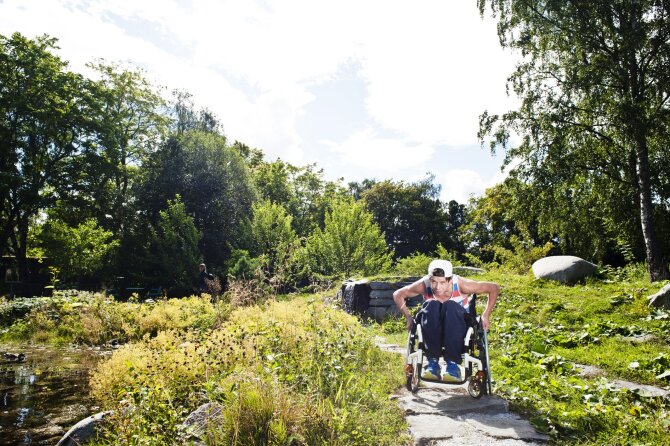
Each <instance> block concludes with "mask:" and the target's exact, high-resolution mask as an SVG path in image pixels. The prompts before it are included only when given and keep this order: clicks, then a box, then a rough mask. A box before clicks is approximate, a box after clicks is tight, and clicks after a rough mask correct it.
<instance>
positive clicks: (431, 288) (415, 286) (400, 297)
mask: <svg viewBox="0 0 670 446" xmlns="http://www.w3.org/2000/svg"><path fill="white" fill-rule="evenodd" d="M499 292H500V287H499V286H498V284H496V283H493V282H477V281H474V280H469V279H465V278H463V277H459V276H457V275H455V274H453V267H452V265H451V262H449V261H447V260H433V261H432V262H430V265H429V266H428V275H427V276H425V277H423V278H421V279H419V280H417V281H416V282H414V283H412V284H411V285H408V286H405V287H402V288H400V289H398V290H396V291H395V292H394V293H393V300H394V301H395V304H396V305H397V306H398V309H399V310H400V312H401V313H402V314H403V315H405V318H406V320H407V330H408V331H410V332H411V330H412V328H413V325H414V323H415V321H414V318H413V317H412V315H411V313H410V312H409V309H408V308H407V306H406V305H405V300H406V299H407V298H409V297H413V296H416V295H417V294H422V295H423V297H424V301H423V305H422V310H421V313H422V314H421V318H420V319H421V321H420V322H421V332H422V335H423V344H424V347H425V349H426V350H427V357H428V365H427V367H426V368H425V370H424V372H423V374H422V375H421V378H422V379H428V380H431V381H436V380H441V381H443V382H454V383H460V382H462V381H463V379H462V378H461V368H460V366H459V364H460V363H461V354H462V352H463V340H464V338H465V336H466V332H467V329H468V324H467V323H466V318H469V319H472V316H470V313H473V314H474V308H473V307H474V305H470V304H471V302H472V296H473V295H475V294H487V295H488V300H487V303H486V309H485V310H484V313H482V315H481V326H482V327H483V328H484V330H488V328H489V326H490V318H491V312H492V311H493V307H494V306H495V302H496V299H497V298H498V293H499ZM442 354H444V360H445V361H446V370H445V371H444V373H442V370H441V368H440V363H439V358H440V357H441V356H442Z"/></svg>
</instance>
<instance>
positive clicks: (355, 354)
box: [91, 299, 408, 445]
mask: <svg viewBox="0 0 670 446" xmlns="http://www.w3.org/2000/svg"><path fill="white" fill-rule="evenodd" d="M400 370H401V367H400V363H399V361H398V358H395V357H394V356H392V355H390V354H388V353H383V352H381V351H379V350H378V349H377V348H376V347H375V346H374V343H373V341H372V339H371V338H370V336H369V335H368V334H367V333H366V332H365V331H364V330H363V329H362V328H361V326H360V324H359V323H358V321H357V320H356V319H355V318H353V317H351V316H349V315H346V314H344V313H342V312H340V311H338V310H335V309H332V308H329V307H326V306H324V305H323V304H322V303H320V302H317V301H309V302H308V301H306V300H305V299H294V300H292V301H288V302H269V303H267V304H266V305H265V306H263V307H258V306H254V307H247V308H240V309H237V310H235V311H233V312H232V314H231V315H230V317H229V319H228V321H227V322H226V323H224V324H222V325H221V326H220V327H219V328H218V329H215V330H212V331H198V330H188V331H185V332H184V331H174V330H173V331H163V332H160V333H159V334H158V335H157V336H156V337H154V338H146V339H143V340H141V341H139V342H136V343H133V344H130V345H127V346H125V347H123V348H122V349H120V350H119V351H117V352H115V354H114V355H113V356H112V358H111V359H110V360H109V361H107V362H105V363H104V364H101V365H100V367H99V368H98V369H97V370H96V372H95V373H94V375H93V378H92V381H91V382H92V387H93V392H94V395H95V396H96V398H97V399H98V400H99V401H101V402H102V403H103V404H105V405H106V407H107V408H110V409H114V410H115V413H116V415H115V417H116V419H115V422H114V423H113V426H114V427H113V429H110V430H109V431H108V433H107V437H106V440H104V441H102V443H103V444H138V445H139V444H142V445H145V444H146V445H163V444H173V443H174V442H175V441H177V440H176V439H179V438H183V436H184V435H185V434H184V432H183V431H182V430H181V429H180V423H181V422H183V419H184V417H185V415H186V414H188V413H189V412H190V411H192V410H194V409H195V408H196V407H198V406H199V405H201V404H203V403H206V402H216V403H220V404H221V405H222V407H223V408H224V410H223V412H222V414H221V416H222V420H221V422H220V423H217V424H216V425H214V426H210V429H209V430H208V432H207V435H206V438H205V442H206V443H207V444H222V445H256V444H258V445H303V444H304V445H308V444H309V445H365V444H369V445H399V444H408V439H407V437H406V435H405V434H404V432H405V429H406V425H405V423H404V419H403V414H402V413H401V411H400V410H399V409H398V407H397V406H396V405H395V404H394V403H393V402H392V401H389V398H388V396H389V395H390V394H391V393H392V392H393V391H394V389H396V388H397V387H399V386H400V385H401V384H402V381H401V379H402V376H401V373H400Z"/></svg>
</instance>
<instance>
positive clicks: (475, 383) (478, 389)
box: [468, 378, 484, 399]
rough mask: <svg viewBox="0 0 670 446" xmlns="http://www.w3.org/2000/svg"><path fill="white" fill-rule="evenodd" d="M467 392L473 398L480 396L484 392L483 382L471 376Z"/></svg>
mask: <svg viewBox="0 0 670 446" xmlns="http://www.w3.org/2000/svg"><path fill="white" fill-rule="evenodd" d="M468 393H469V394H470V396H471V397H473V398H475V399H479V398H481V397H482V395H483V394H484V383H483V382H482V381H481V380H479V379H477V378H471V379H470V382H469V383H468Z"/></svg>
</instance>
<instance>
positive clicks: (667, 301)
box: [647, 283, 670, 309]
mask: <svg viewBox="0 0 670 446" xmlns="http://www.w3.org/2000/svg"><path fill="white" fill-rule="evenodd" d="M647 300H649V306H650V307H656V308H661V307H664V308H668V309H670V283H669V284H667V285H666V286H664V287H663V288H661V289H660V290H659V291H658V293H656V294H652V295H651V296H647Z"/></svg>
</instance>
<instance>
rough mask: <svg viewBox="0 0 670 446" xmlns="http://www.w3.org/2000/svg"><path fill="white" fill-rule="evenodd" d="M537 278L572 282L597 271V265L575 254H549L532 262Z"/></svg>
mask: <svg viewBox="0 0 670 446" xmlns="http://www.w3.org/2000/svg"><path fill="white" fill-rule="evenodd" d="M532 268H533V274H535V277H536V278H538V279H551V280H556V281H558V282H562V283H569V284H573V283H576V282H579V281H580V280H583V279H585V278H586V277H589V276H593V275H595V274H597V273H598V266H597V265H594V264H593V263H591V262H587V261H586V260H584V259H580V258H579V257H575V256H549V257H545V258H543V259H540V260H538V261H537V262H535V263H533V267H532Z"/></svg>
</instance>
